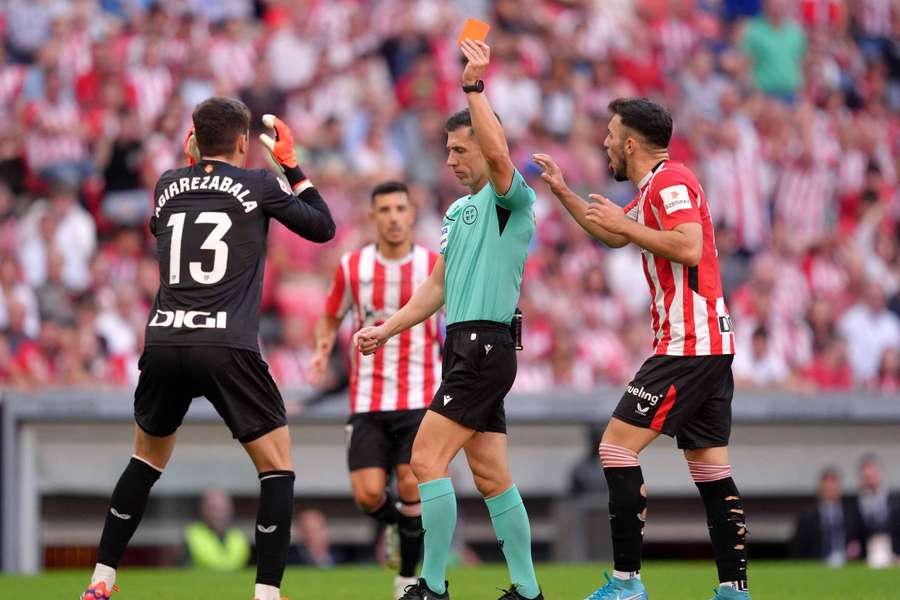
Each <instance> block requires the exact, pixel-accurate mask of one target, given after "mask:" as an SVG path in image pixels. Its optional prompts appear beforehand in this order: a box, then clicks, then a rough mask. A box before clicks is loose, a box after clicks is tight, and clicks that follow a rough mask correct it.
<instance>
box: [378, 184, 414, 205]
mask: <svg viewBox="0 0 900 600" xmlns="http://www.w3.org/2000/svg"><path fill="white" fill-rule="evenodd" d="M396 192H403V193H404V194H406V196H407V198H408V197H409V188H408V187H406V184H405V183H403V182H402V181H394V180H391V181H382V182H381V183H379V184H378V185H376V186H375V187H374V188H373V189H372V198H371V202H373V203H374V202H375V198H377V197H378V196H384V195H385V194H394V193H396Z"/></svg>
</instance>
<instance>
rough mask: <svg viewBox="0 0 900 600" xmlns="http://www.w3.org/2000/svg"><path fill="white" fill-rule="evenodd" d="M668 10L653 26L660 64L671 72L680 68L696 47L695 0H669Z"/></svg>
mask: <svg viewBox="0 0 900 600" xmlns="http://www.w3.org/2000/svg"><path fill="white" fill-rule="evenodd" d="M665 4H667V5H668V7H667V8H668V11H667V12H666V13H665V14H664V15H663V16H662V18H660V19H658V20H657V21H656V22H655V23H654V26H653V31H654V32H655V34H656V37H657V40H658V44H659V54H660V66H661V67H662V70H663V72H665V73H667V74H668V73H671V72H672V71H674V70H676V69H678V68H680V67H681V66H682V65H683V64H685V63H686V62H687V61H688V60H690V57H691V54H692V53H693V52H694V50H695V49H696V46H697V43H698V41H699V40H698V38H699V36H698V35H697V31H696V25H695V24H694V19H695V16H696V10H697V6H696V0H671V1H669V2H666V3H665Z"/></svg>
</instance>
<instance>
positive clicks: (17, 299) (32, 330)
mask: <svg viewBox="0 0 900 600" xmlns="http://www.w3.org/2000/svg"><path fill="white" fill-rule="evenodd" d="M13 304H16V305H18V307H19V309H20V310H21V316H22V321H21V325H22V332H21V333H23V334H24V335H26V336H28V337H35V336H37V334H38V330H39V329H40V326H41V321H40V316H39V311H38V302H37V298H36V297H35V295H34V291H33V290H32V289H31V287H30V286H29V285H28V284H27V283H26V282H25V281H24V280H23V278H22V276H21V273H20V272H19V265H18V264H16V259H15V258H13V257H12V256H4V257H3V258H2V259H0V330H3V329H7V327H9V326H10V324H11V323H12V322H13V321H15V320H16V319H14V318H13V316H12V314H11V313H12V311H13V309H12V308H11V307H12V305H13Z"/></svg>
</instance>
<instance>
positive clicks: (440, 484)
mask: <svg viewBox="0 0 900 600" xmlns="http://www.w3.org/2000/svg"><path fill="white" fill-rule="evenodd" d="M419 495H420V496H421V497H422V527H423V528H424V529H425V558H424V559H423V560H422V573H421V577H422V579H424V580H425V583H427V584H428V587H429V589H431V591H433V592H436V593H438V594H443V593H444V592H445V591H446V590H447V583H446V574H447V557H448V556H449V555H450V543H451V542H452V541H453V530H454V529H455V528H456V492H454V491H453V482H452V481H451V480H450V478H449V477H443V478H441V479H435V480H433V481H428V482H425V483H420V484H419Z"/></svg>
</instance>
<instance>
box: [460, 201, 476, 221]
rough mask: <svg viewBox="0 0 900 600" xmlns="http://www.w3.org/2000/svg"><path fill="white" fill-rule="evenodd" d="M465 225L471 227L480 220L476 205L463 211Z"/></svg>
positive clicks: (471, 205) (469, 206)
mask: <svg viewBox="0 0 900 600" xmlns="http://www.w3.org/2000/svg"><path fill="white" fill-rule="evenodd" d="M462 219H463V223H465V224H466V225H471V224H472V223H474V222H475V221H477V220H478V208H477V207H476V206H475V205H474V204H470V205H468V206H467V207H465V208H464V209H463V213H462Z"/></svg>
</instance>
